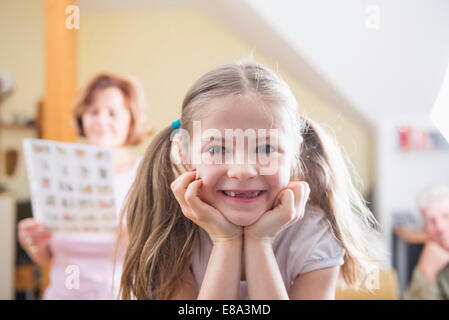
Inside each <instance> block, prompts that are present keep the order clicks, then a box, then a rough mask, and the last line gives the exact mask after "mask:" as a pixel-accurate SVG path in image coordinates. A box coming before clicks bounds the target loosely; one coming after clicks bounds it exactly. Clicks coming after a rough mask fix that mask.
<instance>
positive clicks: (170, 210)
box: [121, 126, 198, 299]
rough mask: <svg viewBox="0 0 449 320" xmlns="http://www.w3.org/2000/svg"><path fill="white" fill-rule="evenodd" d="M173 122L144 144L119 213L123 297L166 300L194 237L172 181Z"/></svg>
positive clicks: (186, 260) (185, 263)
mask: <svg viewBox="0 0 449 320" xmlns="http://www.w3.org/2000/svg"><path fill="white" fill-rule="evenodd" d="M172 133H173V128H172V126H169V127H167V128H165V129H164V130H162V131H161V132H160V133H159V134H158V135H157V136H156V137H155V138H154V139H153V141H152V142H151V144H150V146H149V147H148V148H147V150H146V153H145V156H144V158H143V160H142V162H141V164H140V167H139V170H138V173H137V177H136V180H135V181H134V183H133V185H132V187H131V189H130V191H129V195H128V198H127V202H126V205H125V206H124V209H123V212H126V215H127V230H128V234H129V244H128V248H127V251H126V254H125V260H124V265H123V273H122V278H121V297H122V298H123V299H131V298H136V299H148V298H149V299H168V298H169V297H170V296H171V295H172V294H173V292H174V290H175V289H176V285H177V284H178V283H179V281H180V279H181V276H182V275H183V273H184V271H185V270H186V268H188V266H189V263H190V257H191V254H192V252H193V248H194V245H195V243H196V239H197V236H198V233H197V228H196V227H195V225H194V224H193V223H192V222H191V221H190V220H189V219H186V218H185V217H184V215H183V214H182V211H181V208H180V206H179V204H178V202H177V201H176V199H175V197H174V195H173V192H172V190H171V189H170V184H171V182H172V181H173V180H174V179H175V174H179V173H180V171H179V169H178V168H177V167H176V166H174V165H173V164H172V162H171V157H170V155H171V149H172V147H171V146H172V141H171V139H170V137H171V134H172Z"/></svg>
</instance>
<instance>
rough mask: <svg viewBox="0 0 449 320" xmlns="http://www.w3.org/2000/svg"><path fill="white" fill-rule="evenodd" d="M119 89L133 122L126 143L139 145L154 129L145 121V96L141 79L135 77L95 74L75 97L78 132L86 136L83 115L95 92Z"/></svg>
mask: <svg viewBox="0 0 449 320" xmlns="http://www.w3.org/2000/svg"><path fill="white" fill-rule="evenodd" d="M111 87H113V88H117V89H119V90H120V91H121V92H122V94H123V97H124V98H125V102H126V106H127V107H128V109H129V111H130V114H131V124H130V127H129V132H128V137H127V139H126V141H125V145H137V144H139V143H140V142H141V141H142V139H143V138H145V136H147V135H149V134H151V133H152V132H153V129H152V128H151V127H150V126H149V125H148V124H147V123H146V122H145V119H146V117H145V107H146V106H145V97H144V93H143V90H142V88H141V85H140V83H139V81H138V80H137V79H135V78H131V77H124V76H116V75H112V74H106V73H102V74H99V75H97V76H95V77H94V78H93V79H92V80H91V81H90V82H89V83H88V84H87V85H86V87H85V88H83V89H82V90H81V92H80V93H79V94H78V95H77V97H76V98H75V108H74V114H75V119H76V124H77V127H78V132H79V134H80V135H81V136H84V130H83V122H82V115H83V113H84V112H85V111H86V109H87V108H88V107H89V106H90V105H91V104H92V103H93V101H94V99H95V94H96V93H97V92H98V91H99V90H104V89H107V88H111Z"/></svg>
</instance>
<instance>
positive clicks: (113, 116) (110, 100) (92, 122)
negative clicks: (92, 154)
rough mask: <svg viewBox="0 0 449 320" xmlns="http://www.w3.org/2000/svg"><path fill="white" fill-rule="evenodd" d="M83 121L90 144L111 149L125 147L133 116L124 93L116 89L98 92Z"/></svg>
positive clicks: (84, 114)
mask: <svg viewBox="0 0 449 320" xmlns="http://www.w3.org/2000/svg"><path fill="white" fill-rule="evenodd" d="M81 121H82V123H83V130H84V134H85V136H86V138H87V140H88V141H89V143H91V144H93V145H96V146H102V147H109V148H118V147H121V146H123V145H124V143H125V142H126V139H127V137H128V133H129V127H130V125H131V114H130V111H129V108H128V107H127V106H126V101H125V98H124V96H123V94H122V91H121V90H120V89H118V88H116V87H109V88H106V89H100V90H97V91H96V92H95V93H94V97H93V100H92V103H91V104H90V105H89V106H87V108H86V110H85V111H84V113H83V114H82V117H81Z"/></svg>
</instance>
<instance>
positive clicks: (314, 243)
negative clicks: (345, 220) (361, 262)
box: [289, 208, 345, 280]
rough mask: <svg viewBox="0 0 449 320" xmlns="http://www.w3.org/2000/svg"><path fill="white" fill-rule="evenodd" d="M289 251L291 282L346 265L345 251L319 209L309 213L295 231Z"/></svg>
mask: <svg viewBox="0 0 449 320" xmlns="http://www.w3.org/2000/svg"><path fill="white" fill-rule="evenodd" d="M290 248H291V249H290V257H289V265H290V267H289V269H290V270H289V273H290V279H292V280H294V279H296V277H297V276H299V275H300V274H303V273H306V272H310V271H313V270H318V269H324V268H330V267H335V266H341V265H343V263H344V255H345V250H344V249H343V248H342V246H341V245H340V244H339V241H338V240H337V238H336V237H335V236H334V233H333V231H332V227H331V224H330V222H329V220H328V219H327V218H326V216H325V213H324V212H323V211H322V210H321V209H319V208H315V209H311V210H309V211H306V214H305V216H304V217H303V221H302V223H301V224H299V225H298V226H297V230H295V236H294V238H293V239H292V242H291V247H290Z"/></svg>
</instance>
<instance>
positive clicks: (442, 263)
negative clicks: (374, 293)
mask: <svg viewBox="0 0 449 320" xmlns="http://www.w3.org/2000/svg"><path fill="white" fill-rule="evenodd" d="M418 206H419V209H420V211H421V213H422V215H423V218H424V225H425V231H426V233H427V235H428V236H429V240H428V241H427V242H426V244H425V245H424V249H423V251H422V253H421V257H420V259H419V261H418V265H417V266H416V268H415V270H414V272H413V277H412V281H411V283H410V285H409V287H408V289H407V291H406V293H405V296H404V298H405V299H413V300H416V299H423V300H435V299H446V300H447V299H449V186H448V185H443V186H437V187H433V188H431V189H429V190H427V191H425V192H423V193H422V194H421V195H420V196H419V198H418Z"/></svg>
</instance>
